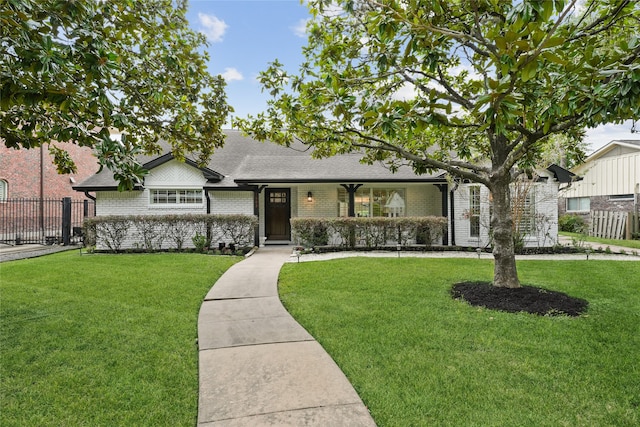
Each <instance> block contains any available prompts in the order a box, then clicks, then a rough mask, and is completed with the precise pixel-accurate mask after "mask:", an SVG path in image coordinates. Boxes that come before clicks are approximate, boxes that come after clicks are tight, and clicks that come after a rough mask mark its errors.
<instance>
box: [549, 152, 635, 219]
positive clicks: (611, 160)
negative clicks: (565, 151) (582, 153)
mask: <svg viewBox="0 0 640 427" xmlns="http://www.w3.org/2000/svg"><path fill="white" fill-rule="evenodd" d="M573 172H574V173H576V174H577V175H579V176H581V177H582V180H580V181H578V182H574V183H572V184H571V185H570V186H568V187H566V188H564V189H563V190H561V192H560V196H561V197H559V198H558V210H559V211H560V214H565V213H569V214H577V215H581V216H584V217H585V219H588V218H589V216H590V213H591V212H593V211H615V212H632V211H636V212H638V210H639V207H638V204H639V198H640V140H618V141H611V142H609V143H608V144H607V145H605V146H604V147H602V148H600V149H599V150H597V151H596V152H594V153H593V154H591V155H590V156H589V157H587V159H586V161H585V162H584V163H583V164H581V165H579V166H577V167H576V168H574V169H573Z"/></svg>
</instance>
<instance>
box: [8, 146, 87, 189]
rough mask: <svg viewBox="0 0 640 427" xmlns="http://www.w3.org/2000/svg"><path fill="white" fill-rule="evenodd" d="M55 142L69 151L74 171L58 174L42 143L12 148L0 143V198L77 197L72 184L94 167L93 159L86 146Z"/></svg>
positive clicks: (83, 177) (80, 179)
mask: <svg viewBox="0 0 640 427" xmlns="http://www.w3.org/2000/svg"><path fill="white" fill-rule="evenodd" d="M55 145H57V146H58V147H60V148H63V149H64V150H66V151H67V152H68V153H69V155H70V156H71V158H72V159H73V161H74V162H75V164H76V167H77V172H76V173H75V174H66V175H61V174H59V173H58V171H57V170H56V166H55V165H54V164H53V163H52V161H53V156H52V155H51V154H50V153H49V150H48V149H47V147H46V146H44V147H39V148H32V149H25V148H21V149H19V150H16V149H13V148H7V147H6V146H5V145H4V144H1V143H0V200H6V199H24V198H29V199H33V198H41V199H58V200H59V199H62V198H63V197H71V198H75V199H77V198H78V197H79V196H80V195H79V194H78V193H77V192H76V191H74V190H73V188H72V187H73V185H74V184H76V183H80V182H82V181H84V180H85V179H87V178H89V177H90V176H92V175H93V174H94V173H95V172H96V171H97V170H98V162H97V159H96V158H95V156H94V155H93V152H92V150H91V148H89V147H79V146H78V145H76V144H71V143H60V142H55Z"/></svg>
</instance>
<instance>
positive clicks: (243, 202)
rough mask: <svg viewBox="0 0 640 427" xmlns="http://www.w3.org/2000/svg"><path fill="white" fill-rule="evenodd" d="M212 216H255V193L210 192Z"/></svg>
mask: <svg viewBox="0 0 640 427" xmlns="http://www.w3.org/2000/svg"><path fill="white" fill-rule="evenodd" d="M209 198H210V199H211V213H212V214H225V215H228V214H244V215H253V191H209Z"/></svg>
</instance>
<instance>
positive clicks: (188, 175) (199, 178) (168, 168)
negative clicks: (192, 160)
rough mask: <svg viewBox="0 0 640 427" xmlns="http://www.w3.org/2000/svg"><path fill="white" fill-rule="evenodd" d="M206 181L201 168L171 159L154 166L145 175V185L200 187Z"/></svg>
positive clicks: (151, 186)
mask: <svg viewBox="0 0 640 427" xmlns="http://www.w3.org/2000/svg"><path fill="white" fill-rule="evenodd" d="M206 182H207V179H206V178H205V177H204V175H203V173H202V170H200V169H198V168H197V167H194V166H191V165H189V164H186V163H182V162H180V161H178V160H175V159H172V160H169V161H167V162H165V163H163V164H161V165H159V166H156V167H154V168H153V169H151V170H150V171H149V174H148V175H147V176H146V177H145V180H144V184H145V187H150V188H153V187H164V188H191V187H199V188H202V187H203V186H204V184H205V183H206Z"/></svg>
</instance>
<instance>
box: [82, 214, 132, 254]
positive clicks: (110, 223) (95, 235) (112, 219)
mask: <svg viewBox="0 0 640 427" xmlns="http://www.w3.org/2000/svg"><path fill="white" fill-rule="evenodd" d="M131 224H132V220H131V217H129V216H101V217H95V218H88V219H86V220H85V225H84V229H85V230H86V231H87V233H86V236H87V238H86V239H85V246H94V245H96V244H97V243H98V242H102V243H104V244H105V245H106V246H107V247H108V248H109V250H110V251H111V252H120V249H121V248H122V243H123V242H124V240H125V239H126V238H127V236H128V233H129V228H130V227H131Z"/></svg>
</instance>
